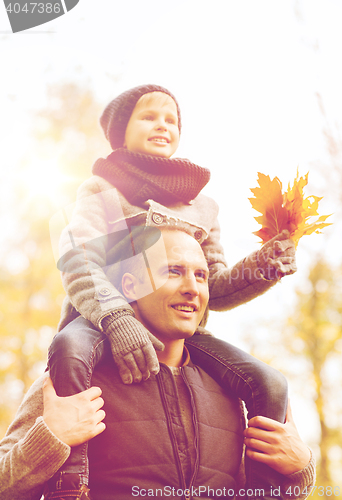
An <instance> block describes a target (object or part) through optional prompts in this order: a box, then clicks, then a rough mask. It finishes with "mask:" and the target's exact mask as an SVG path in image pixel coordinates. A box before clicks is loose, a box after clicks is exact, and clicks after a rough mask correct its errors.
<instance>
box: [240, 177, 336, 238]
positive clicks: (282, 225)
mask: <svg viewBox="0 0 342 500" xmlns="http://www.w3.org/2000/svg"><path fill="white" fill-rule="evenodd" d="M308 176H309V174H308V173H307V174H306V176H305V177H300V178H299V174H298V172H297V177H296V179H295V180H294V183H293V187H292V188H291V186H290V184H289V187H288V191H287V192H286V193H284V194H283V193H282V184H281V182H280V180H279V179H278V177H275V178H274V179H273V180H271V179H270V177H269V176H268V175H264V174H261V173H260V172H259V173H258V184H259V187H257V188H254V189H251V191H252V193H253V194H254V198H249V201H250V202H251V204H252V207H253V208H254V209H255V210H256V211H257V212H260V213H261V214H262V215H260V216H258V217H255V220H256V221H257V222H259V224H261V225H262V228H261V229H260V230H259V231H256V232H255V233H253V234H255V235H257V236H259V237H260V238H261V240H262V242H263V243H266V241H269V240H270V239H271V238H273V237H274V236H276V235H277V234H279V233H281V231H282V230H283V229H288V231H289V232H290V237H291V238H292V239H293V241H294V242H295V244H296V246H297V244H298V241H299V239H300V238H301V237H302V236H304V235H305V234H312V233H319V232H320V229H323V228H324V227H326V226H329V225H330V223H327V222H325V221H326V219H327V218H328V217H330V216H329V215H322V216H319V214H318V204H319V201H320V200H321V199H322V198H319V197H317V196H308V197H307V198H304V191H303V189H304V187H305V186H306V185H307V183H308ZM317 216H318V218H317V219H316V220H315V221H314V222H311V221H309V219H311V217H317Z"/></svg>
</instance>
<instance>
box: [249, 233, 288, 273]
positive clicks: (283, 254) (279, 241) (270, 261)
mask: <svg viewBox="0 0 342 500" xmlns="http://www.w3.org/2000/svg"><path fill="white" fill-rule="evenodd" d="M257 257H258V267H259V269H260V271H261V272H262V274H263V276H264V278H266V279H267V280H274V279H280V278H282V277H283V276H286V275H288V274H293V273H295V272H296V271H297V266H296V249H295V244H294V242H293V240H291V239H290V233H289V231H288V230H287V229H284V230H283V231H282V232H281V233H280V234H278V235H277V236H275V237H274V238H272V239H271V240H270V241H268V242H267V243H265V245H263V247H262V248H261V250H259V252H258V254H257Z"/></svg>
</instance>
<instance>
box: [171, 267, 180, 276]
mask: <svg viewBox="0 0 342 500" xmlns="http://www.w3.org/2000/svg"><path fill="white" fill-rule="evenodd" d="M180 274H181V271H180V270H179V269H175V268H172V267H171V268H170V269H169V276H179V275H180Z"/></svg>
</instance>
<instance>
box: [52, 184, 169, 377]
mask: <svg viewBox="0 0 342 500" xmlns="http://www.w3.org/2000/svg"><path fill="white" fill-rule="evenodd" d="M114 228H115V229H114ZM127 234H128V228H127V222H126V217H125V213H124V207H122V204H121V202H120V197H119V194H118V191H117V190H116V188H114V187H113V186H112V185H111V184H109V183H108V182H107V181H106V180H104V179H102V178H101V177H98V176H93V177H91V178H90V179H89V180H87V181H86V182H84V183H83V184H82V185H81V186H80V188H79V190H78V193H77V202H76V206H75V208H74V210H73V212H72V215H70V222H69V224H68V225H67V227H66V228H65V229H64V230H63V232H62V235H61V239H60V255H61V258H60V260H59V263H58V267H59V269H60V270H61V273H62V282H63V286H64V289H65V291H66V292H67V294H68V298H69V300H70V302H69V303H68V301H67V302H64V304H63V310H62V317H61V321H60V325H59V329H61V328H62V327H64V326H65V325H66V324H67V323H69V322H70V321H72V319H74V317H76V316H77V313H78V314H80V315H81V316H83V317H84V318H85V319H87V320H88V321H90V322H91V323H92V324H93V325H94V326H95V328H96V329H98V330H100V331H102V332H103V333H105V334H106V335H107V337H108V339H109V342H110V346H111V350H112V353H113V357H114V360H115V362H116V364H117V365H118V368H119V371H120V375H121V378H122V379H123V380H124V381H125V382H126V383H129V381H130V380H132V375H131V372H132V373H133V377H134V380H138V378H139V377H140V376H141V374H140V371H139V369H140V370H141V369H142V368H143V367H145V366H147V369H148V370H149V371H150V372H152V373H157V372H158V371H159V363H158V360H157V356H156V353H155V349H161V348H162V347H163V345H162V344H161V343H160V342H159V341H158V340H157V339H155V338H154V337H153V336H152V335H151V334H150V332H149V331H148V330H147V329H146V328H145V327H144V326H143V325H142V324H141V323H140V321H138V320H137V319H136V318H135V317H134V311H133V309H132V307H131V306H130V305H129V304H128V302H127V300H126V298H125V297H124V296H123V295H122V294H121V293H120V291H119V290H118V288H117V287H118V286H119V284H120V276H121V264H120V261H121V260H122V259H125V258H127V256H126V255H123V254H122V252H126V253H127V247H126V246H125V245H121V240H122V238H123V236H127ZM120 252H121V254H120ZM71 306H72V307H71ZM75 311H77V313H75ZM63 312H64V314H63ZM132 352H134V355H133V358H134V359H133V361H132V360H131V358H132V356H131V355H130V354H131V353H132ZM127 355H130V356H129V359H128V360H127V362H128V363H129V364H130V366H132V368H131V369H129V368H128V366H127V364H126V359H125V356H127ZM132 363H133V364H132ZM134 363H135V364H134Z"/></svg>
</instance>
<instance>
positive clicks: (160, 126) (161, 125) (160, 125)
mask: <svg viewBox="0 0 342 500" xmlns="http://www.w3.org/2000/svg"><path fill="white" fill-rule="evenodd" d="M156 128H157V130H167V126H166V123H165V122H164V120H162V119H159V120H158V122H157V124H156Z"/></svg>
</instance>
